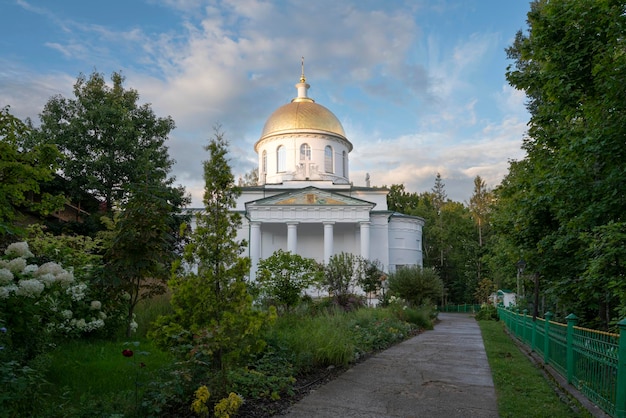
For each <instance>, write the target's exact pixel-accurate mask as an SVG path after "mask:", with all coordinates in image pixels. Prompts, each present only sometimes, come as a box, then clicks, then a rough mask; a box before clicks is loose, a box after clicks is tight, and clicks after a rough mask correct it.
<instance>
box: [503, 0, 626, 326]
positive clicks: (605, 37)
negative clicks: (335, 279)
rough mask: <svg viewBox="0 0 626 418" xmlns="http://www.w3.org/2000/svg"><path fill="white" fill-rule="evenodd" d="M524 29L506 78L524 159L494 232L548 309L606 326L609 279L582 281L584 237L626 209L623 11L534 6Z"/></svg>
mask: <svg viewBox="0 0 626 418" xmlns="http://www.w3.org/2000/svg"><path fill="white" fill-rule="evenodd" d="M527 22H528V31H527V32H526V33H524V32H521V31H520V32H519V33H518V34H517V36H516V38H515V41H514V42H513V44H512V46H511V47H510V48H509V49H508V50H507V53H508V56H509V57H510V58H511V59H513V60H514V64H512V65H511V66H510V67H509V68H508V70H507V79H508V81H509V83H510V84H511V85H512V86H514V87H516V88H518V89H520V90H523V91H524V92H525V93H526V95H527V97H528V110H529V111H530V114H531V119H530V123H529V130H528V137H527V138H525V140H524V145H523V148H524V150H525V151H526V154H527V156H526V158H525V159H524V160H523V161H519V162H514V163H512V164H511V168H510V171H509V175H508V176H507V178H505V180H504V181H503V183H502V185H501V187H499V189H498V190H497V192H496V196H497V198H498V205H497V212H498V215H497V216H496V217H495V222H494V226H495V225H497V228H498V229H497V232H498V234H501V235H503V236H505V237H506V239H507V241H509V244H507V246H512V247H517V248H518V250H519V252H520V253H521V252H523V255H524V259H526V260H527V261H528V265H529V267H530V268H531V269H532V271H531V272H530V273H532V275H535V274H537V275H538V277H540V281H541V283H542V288H543V291H544V295H545V296H547V298H548V299H549V300H550V301H551V302H553V305H552V307H551V310H552V308H556V307H557V306H558V308H559V309H560V310H561V311H562V313H565V314H566V313H569V312H576V314H577V315H578V316H579V317H581V318H582V320H583V323H585V324H586V325H591V324H592V323H593V322H599V323H601V324H604V326H607V324H608V323H609V322H610V319H611V318H610V316H613V315H615V311H614V310H611V309H609V310H607V309H606V298H607V295H606V287H605V286H604V284H603V282H602V281H601V280H591V277H590V275H589V274H585V271H586V269H587V265H588V260H586V259H585V257H584V256H583V254H589V252H588V251H587V250H586V249H587V247H588V246H589V243H588V242H586V241H585V240H584V239H582V238H583V237H585V236H587V234H588V233H589V232H591V231H594V230H597V228H601V227H602V226H604V225H609V224H610V223H611V222H615V223H618V222H621V221H622V219H623V213H624V209H625V208H626V195H624V193H622V192H621V191H622V190H626V176H624V172H623V167H624V165H623V161H625V158H626V155H625V152H626V151H625V149H624V141H623V138H624V136H625V134H626V132H625V130H626V123H624V122H625V121H626V99H625V97H626V95H625V94H624V93H626V87H625V86H624V83H623V82H622V80H623V79H624V77H626V54H624V45H623V39H624V35H625V34H626V22H625V21H624V17H623V4H621V3H620V2H605V1H594V0H582V1H579V0H557V1H547V0H537V1H533V2H532V3H531V9H530V12H529V13H528V16H527ZM500 242H501V243H502V241H500ZM624 244H625V243H623V242H622V243H620V245H622V246H623V245H624ZM518 257H519V254H518ZM514 262H515V259H513V260H510V262H509V263H510V264H514ZM606 273H607V276H610V275H611V272H610V271H607V272H606ZM593 274H594V275H598V277H597V279H600V276H599V275H601V274H603V272H602V271H600V270H594V272H593ZM568 311H569V312H568Z"/></svg>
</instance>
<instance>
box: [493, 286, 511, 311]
mask: <svg viewBox="0 0 626 418" xmlns="http://www.w3.org/2000/svg"><path fill="white" fill-rule="evenodd" d="M491 300H492V301H493V304H494V306H500V305H501V306H504V307H505V308H509V307H512V306H516V305H517V294H516V293H515V292H513V291H511V290H507V289H500V290H498V291H497V292H495V293H492V294H491Z"/></svg>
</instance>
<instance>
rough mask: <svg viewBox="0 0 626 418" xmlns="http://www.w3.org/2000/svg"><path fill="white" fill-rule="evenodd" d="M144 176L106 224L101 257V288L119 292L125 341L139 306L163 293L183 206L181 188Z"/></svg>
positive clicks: (165, 288) (179, 239) (181, 218)
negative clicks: (122, 297) (108, 225)
mask: <svg viewBox="0 0 626 418" xmlns="http://www.w3.org/2000/svg"><path fill="white" fill-rule="evenodd" d="M158 180H159V179H158V178H155V177H153V176H151V175H146V178H145V183H143V184H139V185H131V186H129V189H128V194H129V198H128V200H127V201H126V202H125V203H124V205H123V206H122V208H121V211H120V212H119V213H117V214H116V216H115V218H114V221H112V222H111V228H112V231H111V233H110V234H108V235H109V236H110V242H109V245H108V248H107V252H106V276H107V277H108V280H107V287H108V288H109V289H110V290H111V291H112V292H113V294H115V295H119V294H120V293H122V292H125V294H127V295H128V296H129V297H128V299H127V300H126V301H125V302H124V305H125V306H126V312H127V320H126V334H127V336H128V337H130V336H131V332H132V326H133V324H134V319H133V318H134V311H135V307H136V306H137V304H138V303H139V301H141V300H144V299H149V298H151V297H153V296H156V295H160V294H163V293H165V292H166V291H167V280H168V278H169V277H170V275H171V267H172V264H173V262H174V260H175V259H176V258H177V257H178V254H179V252H178V251H177V250H178V247H179V243H180V242H181V240H182V237H181V236H180V234H179V230H180V226H181V223H182V222H183V221H184V220H186V217H185V216H183V215H182V213H181V207H182V206H184V205H186V204H187V203H188V202H189V198H188V197H186V196H185V191H184V189H183V188H182V187H180V188H173V187H171V185H170V183H171V181H172V179H170V180H167V181H161V182H160V181H158Z"/></svg>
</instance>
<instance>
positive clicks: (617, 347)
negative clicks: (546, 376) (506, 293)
mask: <svg viewBox="0 0 626 418" xmlns="http://www.w3.org/2000/svg"><path fill="white" fill-rule="evenodd" d="M498 314H499V316H500V319H501V320H502V321H504V323H505V325H506V327H507V328H508V329H509V331H510V332H511V333H512V334H513V335H515V337H517V338H518V339H519V340H521V341H522V342H523V343H524V344H526V345H527V346H528V347H530V349H531V350H532V351H535V352H537V353H539V354H541V355H542V357H543V361H544V363H545V364H549V365H550V366H552V367H553V368H554V369H555V370H556V371H557V372H558V373H560V374H561V375H562V376H563V377H565V378H566V379H567V382H568V383H570V384H572V385H574V386H575V387H576V388H577V389H578V390H579V391H580V392H581V393H583V394H584V395H585V396H586V397H587V398H588V399H589V400H590V401H592V402H593V403H594V404H596V405H598V406H599V407H600V408H602V409H603V410H604V411H605V412H606V413H608V414H609V415H611V416H613V417H616V418H626V319H623V320H622V321H621V322H619V323H618V326H619V328H620V332H619V334H612V333H608V332H602V331H596V330H592V329H587V328H582V327H579V326H576V323H577V322H578V318H577V317H576V315H574V314H570V315H569V316H567V317H566V319H567V324H561V323H558V322H553V321H551V319H552V314H551V313H550V312H547V313H546V314H545V318H536V320H534V321H533V318H532V317H531V316H529V315H528V311H527V310H524V311H523V312H521V313H520V312H519V309H516V310H511V309H508V308H506V309H505V308H503V307H499V308H498Z"/></svg>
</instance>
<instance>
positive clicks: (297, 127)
mask: <svg viewBox="0 0 626 418" xmlns="http://www.w3.org/2000/svg"><path fill="white" fill-rule="evenodd" d="M301 130H314V131H323V132H328V133H331V134H334V135H338V136H340V137H341V138H343V139H346V133H345V131H344V130H343V126H341V122H339V119H337V117H336V116H335V115H334V114H333V113H332V112H331V111H330V110H328V109H326V108H325V107H324V106H322V105H319V104H317V103H315V102H314V101H313V100H311V99H309V98H304V99H303V98H296V99H294V100H293V101H292V102H291V103H287V104H286V105H284V106H281V107H279V108H278V109H277V110H276V111H275V112H274V113H272V115H271V116H270V117H269V119H268V120H267V122H265V126H264V127H263V133H262V134H261V139H259V141H261V140H263V139H264V138H266V137H268V136H270V135H276V134H281V133H289V132H294V131H301Z"/></svg>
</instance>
